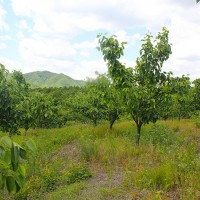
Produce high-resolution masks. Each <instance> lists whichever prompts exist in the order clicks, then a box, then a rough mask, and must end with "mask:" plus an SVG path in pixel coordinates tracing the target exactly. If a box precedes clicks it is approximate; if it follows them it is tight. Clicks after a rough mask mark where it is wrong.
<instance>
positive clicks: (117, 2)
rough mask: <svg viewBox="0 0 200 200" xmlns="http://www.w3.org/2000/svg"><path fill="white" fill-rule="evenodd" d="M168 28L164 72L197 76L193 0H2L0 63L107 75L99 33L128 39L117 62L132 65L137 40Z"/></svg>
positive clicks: (78, 75)
mask: <svg viewBox="0 0 200 200" xmlns="http://www.w3.org/2000/svg"><path fill="white" fill-rule="evenodd" d="M163 26H165V27H167V28H168V30H169V36H170V43H172V55H171V56H170V58H169V60H168V61H167V62H166V63H165V64H164V67H163V70H165V71H172V72H173V74H174V76H181V75H183V74H184V75H189V76H190V78H191V80H194V79H196V78H200V3H199V4H196V0H148V1H144V0H143V1H142V0H123V1H122V0H0V63H1V64H3V65H5V67H6V69H8V70H9V71H10V72H11V71H13V70H20V71H21V72H22V73H27V72H32V71H46V70H47V71H51V72H55V73H64V74H66V75H68V76H71V77H72V78H74V79H81V80H86V78H87V77H90V78H94V77H95V76H96V75H95V72H96V71H98V72H99V73H105V72H107V66H106V63H105V62H104V61H103V57H102V54H101V52H99V51H98V50H97V49H96V47H97V45H98V42H97V41H98V40H97V35H98V34H99V33H107V35H108V36H109V35H117V37H118V39H119V41H126V42H128V45H126V49H125V55H124V57H123V58H121V61H122V62H123V63H125V64H126V66H127V67H133V68H134V66H135V61H136V58H137V57H138V56H139V51H140V48H141V44H142V43H141V40H142V39H143V38H144V36H145V34H146V33H148V32H150V33H152V34H153V35H157V33H158V32H159V31H161V30H162V27H163Z"/></svg>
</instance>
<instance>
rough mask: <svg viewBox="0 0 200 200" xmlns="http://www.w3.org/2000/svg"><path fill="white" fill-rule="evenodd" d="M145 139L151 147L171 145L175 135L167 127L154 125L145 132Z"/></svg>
mask: <svg viewBox="0 0 200 200" xmlns="http://www.w3.org/2000/svg"><path fill="white" fill-rule="evenodd" d="M145 139H146V140H147V141H149V142H150V143H152V144H153V145H171V144H172V143H173V141H174V139H175V135H174V133H172V132H171V131H170V130H169V129H168V128H167V126H165V125H162V124H154V125H153V126H152V127H151V129H150V130H149V131H148V132H146V135H145Z"/></svg>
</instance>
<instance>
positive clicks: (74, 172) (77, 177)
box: [64, 164, 92, 184]
mask: <svg viewBox="0 0 200 200" xmlns="http://www.w3.org/2000/svg"><path fill="white" fill-rule="evenodd" d="M64 175H65V180H66V182H67V184H72V183H76V182H80V181H82V180H85V179H88V178H90V177H91V176H92V174H91V172H90V171H89V169H88V168H87V166H86V165H85V164H84V165H71V166H70V167H69V169H68V170H67V171H66V173H65V174H64Z"/></svg>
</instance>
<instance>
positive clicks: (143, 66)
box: [98, 28, 171, 144]
mask: <svg viewBox="0 0 200 200" xmlns="http://www.w3.org/2000/svg"><path fill="white" fill-rule="evenodd" d="M168 34H169V31H168V30H167V29H166V28H163V29H162V32H160V33H158V35H157V37H156V38H155V39H154V41H152V38H153V37H152V35H151V34H147V35H146V37H145V38H144V39H143V40H142V41H143V44H142V48H141V50H140V57H139V58H137V60H136V67H135V69H134V70H133V69H132V68H126V67H125V65H123V64H122V63H121V62H120V61H119V59H120V57H121V56H122V55H123V50H124V45H125V44H126V43H124V42H122V43H119V42H118V40H117V39H116V37H115V36H111V37H110V38H107V37H106V36H105V35H104V36H102V35H99V36H98V37H99V45H100V46H99V50H100V51H101V52H102V54H103V57H104V60H105V61H106V62H107V66H108V72H109V75H110V77H111V78H112V79H113V81H114V83H115V84H116V85H117V86H118V87H119V88H120V90H121V93H123V96H124V99H125V106H126V109H127V111H128V112H129V113H130V114H131V116H132V118H133V120H134V121H135V123H136V126H137V134H136V144H139V141H140V133H141V127H142V125H143V124H146V123H149V122H156V121H157V119H158V118H159V112H158V105H159V104H161V103H162V102H163V101H165V99H166V98H167V93H166V90H167V85H168V82H169V77H170V73H166V72H162V71H161V70H162V66H163V63H164V61H166V60H167V59H168V58H169V55H170V54H171V45H170V44H169V42H168Z"/></svg>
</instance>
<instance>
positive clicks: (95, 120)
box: [93, 119, 97, 127]
mask: <svg viewBox="0 0 200 200" xmlns="http://www.w3.org/2000/svg"><path fill="white" fill-rule="evenodd" d="M93 122H94V126H95V127H96V126H97V119H94V120H93Z"/></svg>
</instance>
